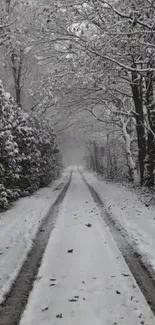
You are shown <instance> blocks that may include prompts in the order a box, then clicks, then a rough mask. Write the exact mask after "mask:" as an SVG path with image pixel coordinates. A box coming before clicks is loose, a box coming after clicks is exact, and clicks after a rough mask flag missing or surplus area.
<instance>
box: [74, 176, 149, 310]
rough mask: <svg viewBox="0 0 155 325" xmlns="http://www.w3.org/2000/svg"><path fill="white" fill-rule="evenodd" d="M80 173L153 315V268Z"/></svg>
mask: <svg viewBox="0 0 155 325" xmlns="http://www.w3.org/2000/svg"><path fill="white" fill-rule="evenodd" d="M79 172H80V171H79ZM80 174H81V177H82V179H83V181H84V182H85V184H86V185H87V187H88V188H89V190H90V193H91V195H92V197H93V199H94V201H95V202H96V204H97V205H98V206H99V208H100V210H101V215H102V217H103V219H104V220H105V222H106V225H107V226H108V227H109V229H110V231H111V233H112V235H113V237H114V239H115V242H116V244H117V246H118V248H119V250H120V251H121V253H122V255H123V257H124V259H125V261H126V263H127V265H128V267H129V269H130V271H131V273H132V275H133V276H134V278H135V280H136V282H137V284H138V286H139V288H140V290H141V291H142V293H143V295H144V297H145V299H146V301H147V303H148V305H149V306H150V308H151V310H152V312H153V314H154V315H155V274H154V272H153V270H152V269H150V265H147V264H145V263H144V261H143V259H142V256H141V255H140V254H138V253H137V252H136V250H135V248H134V247H133V246H132V245H131V243H129V241H128V238H127V234H126V231H125V229H123V227H122V226H121V225H120V226H121V230H122V232H121V231H120V226H119V225H118V224H117V223H116V221H115V220H114V219H113V218H112V216H111V215H110V214H109V213H108V211H107V210H106V209H105V208H104V203H103V202H102V200H101V198H100V196H99V195H98V193H97V192H96V190H95V189H94V188H93V187H92V186H91V185H90V184H89V183H88V182H87V180H86V179H85V177H84V175H83V174H82V173H81V172H80Z"/></svg>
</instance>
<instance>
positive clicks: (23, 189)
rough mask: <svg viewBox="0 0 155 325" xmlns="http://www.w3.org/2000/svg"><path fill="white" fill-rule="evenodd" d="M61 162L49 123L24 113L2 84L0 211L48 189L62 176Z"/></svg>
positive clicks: (0, 103) (0, 101)
mask: <svg viewBox="0 0 155 325" xmlns="http://www.w3.org/2000/svg"><path fill="white" fill-rule="evenodd" d="M60 160H61V155H60V152H59V148H58V143H57V138H56V135H55V133H54V131H53V130H52V128H51V126H50V124H49V122H48V121H40V120H39V119H38V118H37V117H36V116H29V115H28V114H26V113H24V112H23V110H22V109H21V108H20V107H17V106H16V105H15V104H14V101H13V98H12V97H11V96H10V94H8V93H5V91H4V89H3V85H2V82H1V81H0V179H1V183H0V208H1V209H8V208H9V206H10V203H11V202H12V201H14V200H16V199H18V198H19V197H20V196H25V195H29V194H31V193H33V192H34V191H35V190H37V189H38V188H39V187H41V186H47V185H48V184H49V183H50V182H51V181H52V180H53V179H54V178H55V177H56V175H57V174H58V173H59V170H60V166H61V163H60Z"/></svg>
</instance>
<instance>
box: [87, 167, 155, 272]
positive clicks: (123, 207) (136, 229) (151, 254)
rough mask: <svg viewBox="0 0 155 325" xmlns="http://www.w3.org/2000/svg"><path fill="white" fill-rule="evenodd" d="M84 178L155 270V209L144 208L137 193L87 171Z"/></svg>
mask: <svg viewBox="0 0 155 325" xmlns="http://www.w3.org/2000/svg"><path fill="white" fill-rule="evenodd" d="M82 172H84V171H83V170H82ZM84 176H85V177H86V179H87V181H88V183H89V184H90V185H92V186H93V188H94V189H95V190H96V191H97V192H98V194H99V196H100V197H101V199H102V201H103V202H104V204H105V207H106V209H107V210H108V212H109V213H110V214H111V215H112V217H113V218H114V219H115V220H117V221H118V222H119V225H122V226H123V228H124V229H125V230H126V231H127V234H128V238H129V240H130V241H131V242H132V243H134V245H135V248H136V249H137V251H138V252H139V253H140V254H142V256H143V259H144V261H147V263H148V264H150V265H151V266H152V268H153V269H154V271H155V207H153V206H152V207H151V206H149V207H146V206H145V204H144V203H143V202H141V201H140V198H139V197H138V194H136V193H135V192H134V191H133V190H130V189H128V188H127V187H125V186H123V185H118V184H112V183H109V182H106V181H104V180H103V179H98V178H97V177H96V176H95V175H93V174H91V173H88V172H84ZM120 229H121V227H120Z"/></svg>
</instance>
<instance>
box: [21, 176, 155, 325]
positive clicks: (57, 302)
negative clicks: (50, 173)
mask: <svg viewBox="0 0 155 325" xmlns="http://www.w3.org/2000/svg"><path fill="white" fill-rule="evenodd" d="M89 223H90V224H91V225H92V226H91V227H88V224H89ZM32 324H33V325H49V324H50V325H51V324H52V325H57V324H58V325H59V324H63V325H103V324H104V325H114V324H115V325H117V324H118V325H126V324H130V325H139V324H144V325H153V324H155V318H154V316H153V314H152V312H151V311H150V309H149V307H148V305H147V303H146V301H145V299H144V297H143V295H142V293H141V291H140V289H139V288H138V286H137V285H136V282H135V280H134V278H133V276H132V275H131V273H130V271H129V269H128V266H127V265H126V263H125V261H124V259H123V257H122V255H121V253H120V251H119V250H118V248H117V246H116V243H115V241H114V239H113V237H112V235H111V233H110V231H109V229H108V228H107V226H106V224H105V222H104V220H103V219H102V217H101V215H100V210H99V209H98V207H97V206H96V204H95V203H94V200H93V198H92V196H91V194H90V192H89V190H88V188H87V187H86V185H85V184H84V182H83V180H82V178H81V176H80V174H79V173H78V172H77V171H74V173H73V177H72V182H71V185H70V187H69V190H68V192H67V195H66V197H65V199H64V201H63V203H62V205H61V208H60V210H59V217H58V220H57V222H56V226H55V229H54V230H53V232H52V234H51V237H50V239H49V242H48V245H47V248H46V251H45V254H44V257H43V261H42V265H41V267H40V270H39V273H38V276H37V279H36V281H35V283H34V288H33V290H32V292H31V294H30V297H29V300H28V304H27V307H26V310H25V312H24V314H23V317H22V319H21V321H20V325H32Z"/></svg>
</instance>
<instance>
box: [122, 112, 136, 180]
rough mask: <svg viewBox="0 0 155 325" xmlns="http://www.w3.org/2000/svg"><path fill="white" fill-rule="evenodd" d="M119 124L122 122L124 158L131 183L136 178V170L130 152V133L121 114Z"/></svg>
mask: <svg viewBox="0 0 155 325" xmlns="http://www.w3.org/2000/svg"><path fill="white" fill-rule="evenodd" d="M121 124H122V133H123V139H124V142H125V152H126V159H127V165H128V169H129V179H130V181H131V182H132V183H136V182H137V179H138V175H137V170H136V164H135V162H134V161H133V158H132V152H131V138H130V135H129V134H128V132H127V129H126V123H125V122H124V120H123V117H122V116H121Z"/></svg>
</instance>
